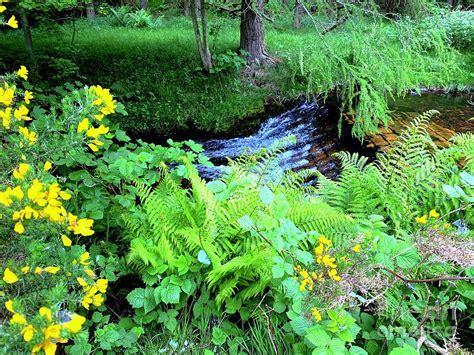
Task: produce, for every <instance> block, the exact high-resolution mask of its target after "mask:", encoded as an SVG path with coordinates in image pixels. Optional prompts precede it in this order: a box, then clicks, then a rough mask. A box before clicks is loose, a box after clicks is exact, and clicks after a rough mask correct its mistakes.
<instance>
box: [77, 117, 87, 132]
mask: <svg viewBox="0 0 474 355" xmlns="http://www.w3.org/2000/svg"><path fill="white" fill-rule="evenodd" d="M88 127H89V119H88V118H84V119H83V120H82V121H81V122H80V123H79V125H78V126H77V133H81V132H82V131H85V130H86V129H87V128H88Z"/></svg>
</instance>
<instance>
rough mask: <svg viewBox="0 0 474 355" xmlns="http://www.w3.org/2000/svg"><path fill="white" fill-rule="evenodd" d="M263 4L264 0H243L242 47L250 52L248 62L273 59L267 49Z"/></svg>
mask: <svg viewBox="0 0 474 355" xmlns="http://www.w3.org/2000/svg"><path fill="white" fill-rule="evenodd" d="M263 5H264V0H242V7H241V15H240V49H241V50H244V51H245V52H247V53H248V57H247V62H248V63H256V64H263V63H264V62H267V61H271V58H270V57H269V56H268V54H267V51H266V49H265V33H264V29H263V22H262V18H261V17H260V15H259V13H263ZM257 12H258V13H257Z"/></svg>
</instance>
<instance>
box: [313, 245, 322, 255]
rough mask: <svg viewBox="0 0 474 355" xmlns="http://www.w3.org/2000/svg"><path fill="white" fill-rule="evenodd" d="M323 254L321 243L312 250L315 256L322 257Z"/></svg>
mask: <svg viewBox="0 0 474 355" xmlns="http://www.w3.org/2000/svg"><path fill="white" fill-rule="evenodd" d="M323 252H324V245H323V244H321V243H320V244H319V245H318V246H317V247H316V248H314V253H315V254H316V256H320V255H322V254H323Z"/></svg>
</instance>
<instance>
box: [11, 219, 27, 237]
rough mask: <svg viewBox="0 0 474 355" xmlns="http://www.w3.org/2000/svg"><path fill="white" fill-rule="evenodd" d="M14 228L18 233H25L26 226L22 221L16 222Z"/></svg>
mask: <svg viewBox="0 0 474 355" xmlns="http://www.w3.org/2000/svg"><path fill="white" fill-rule="evenodd" d="M13 230H14V231H15V232H17V233H18V234H23V233H25V227H24V226H23V223H21V222H16V223H15V227H14V228H13Z"/></svg>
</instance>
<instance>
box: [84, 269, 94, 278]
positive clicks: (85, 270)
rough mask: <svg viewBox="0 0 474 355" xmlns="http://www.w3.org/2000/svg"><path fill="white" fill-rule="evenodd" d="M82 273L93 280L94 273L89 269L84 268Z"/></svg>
mask: <svg viewBox="0 0 474 355" xmlns="http://www.w3.org/2000/svg"><path fill="white" fill-rule="evenodd" d="M84 272H85V273H86V274H87V276H89V277H90V278H91V279H93V278H95V274H94V271H92V270H91V269H88V268H84Z"/></svg>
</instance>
